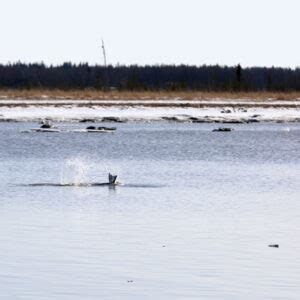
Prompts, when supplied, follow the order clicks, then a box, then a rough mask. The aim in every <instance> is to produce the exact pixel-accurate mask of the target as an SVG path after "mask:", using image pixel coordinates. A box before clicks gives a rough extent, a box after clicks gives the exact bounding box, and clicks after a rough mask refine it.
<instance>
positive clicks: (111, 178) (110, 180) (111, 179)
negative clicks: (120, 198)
mask: <svg viewBox="0 0 300 300" xmlns="http://www.w3.org/2000/svg"><path fill="white" fill-rule="evenodd" d="M117 177H118V176H117V175H112V174H110V173H109V174H108V183H109V184H115V183H116V180H117Z"/></svg>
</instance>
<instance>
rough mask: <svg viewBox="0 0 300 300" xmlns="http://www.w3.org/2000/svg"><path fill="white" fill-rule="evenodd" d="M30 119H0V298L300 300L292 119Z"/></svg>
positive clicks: (298, 165) (298, 172)
mask: <svg viewBox="0 0 300 300" xmlns="http://www.w3.org/2000/svg"><path fill="white" fill-rule="evenodd" d="M61 126H63V127H65V128H70V127H79V125H78V124H75V125H71V124H61ZM32 127H36V125H34V124H30V123H17V124H14V123H1V124H0V140H1V142H0V157H1V165H0V167H1V168H0V298H1V299H5V300H10V299H13V300H15V299H30V300H32V299H34V300H35V299H37V300H41V299H63V300H65V299H67V300H68V299H72V300H73V299H84V300H86V299H139V300H140V299H151V300H152V299H299V298H300V197H299V195H300V124H289V125H287V124H265V125H263V124H255V125H236V126H234V127H235V128H236V131H234V132H231V133H213V132H211V130H212V129H213V128H215V127H218V126H215V125H205V124H168V123H154V124H143V123H140V124H121V125H119V126H118V131H117V132H116V133H115V134H85V133H58V134H54V133H52V134H51V133H27V134H26V133H20V132H19V131H20V130H21V129H25V128H32ZM81 127H83V126H81ZM287 128H289V129H290V130H289V131H288V130H287ZM108 172H113V173H117V174H118V175H119V180H120V181H122V182H123V184H124V185H123V186H119V187H116V188H115V189H112V188H108V187H53V186H52V187H51V186H39V187H33V186H28V185H29V184H33V183H90V182H103V181H104V182H105V181H106V177H107V173H108ZM274 243H277V244H279V245H280V248H279V249H274V248H269V247H268V245H269V244H274Z"/></svg>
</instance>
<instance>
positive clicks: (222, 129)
mask: <svg viewBox="0 0 300 300" xmlns="http://www.w3.org/2000/svg"><path fill="white" fill-rule="evenodd" d="M233 130H234V129H233V128H226V127H220V128H218V129H214V130H213V132H230V131H233Z"/></svg>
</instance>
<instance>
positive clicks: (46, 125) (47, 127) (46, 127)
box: [40, 124, 52, 129]
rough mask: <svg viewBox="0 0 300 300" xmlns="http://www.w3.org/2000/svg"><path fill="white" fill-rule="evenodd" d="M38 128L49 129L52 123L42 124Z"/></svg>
mask: <svg viewBox="0 0 300 300" xmlns="http://www.w3.org/2000/svg"><path fill="white" fill-rule="evenodd" d="M40 128H43V129H50V128H52V125H51V124H43V125H42V126H41V127H40Z"/></svg>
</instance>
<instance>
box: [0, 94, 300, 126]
mask: <svg viewBox="0 0 300 300" xmlns="http://www.w3.org/2000/svg"><path fill="white" fill-rule="evenodd" d="M42 119H49V120H52V121H53V122H153V121H167V122H192V123H258V122H300V93H266V92H265V93H242V92H241V93H216V92H206V93H205V92H118V91H110V92H101V91H100V92H99V91H92V90H82V91H60V90H51V91H48V90H23V91H15V90H5V91H4V90H2V91H1V90H0V121H2V122H36V121H41V120H42Z"/></svg>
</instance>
